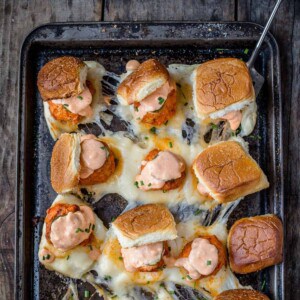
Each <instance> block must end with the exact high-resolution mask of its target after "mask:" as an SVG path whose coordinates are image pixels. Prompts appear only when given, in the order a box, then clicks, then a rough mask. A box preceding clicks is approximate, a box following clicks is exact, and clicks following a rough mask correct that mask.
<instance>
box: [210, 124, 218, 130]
mask: <svg viewBox="0 0 300 300" xmlns="http://www.w3.org/2000/svg"><path fill="white" fill-rule="evenodd" d="M210 126H211V128H212V129H218V128H219V126H218V125H217V124H214V123H210Z"/></svg>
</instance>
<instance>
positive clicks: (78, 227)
mask: <svg viewBox="0 0 300 300" xmlns="http://www.w3.org/2000/svg"><path fill="white" fill-rule="evenodd" d="M94 224H95V217H94V213H93V211H92V209H91V208H89V207H88V206H80V211H76V212H69V213H68V214H67V215H65V216H62V217H59V218H57V219H56V220H55V221H54V222H53V223H52V225H51V233H50V239H51V242H52V244H53V246H54V247H55V248H57V249H59V250H61V251H67V250H70V249H72V248H74V247H76V246H77V245H79V244H80V243H81V242H83V241H84V240H86V239H88V238H89V236H90V234H91V233H92V228H93V225H94Z"/></svg>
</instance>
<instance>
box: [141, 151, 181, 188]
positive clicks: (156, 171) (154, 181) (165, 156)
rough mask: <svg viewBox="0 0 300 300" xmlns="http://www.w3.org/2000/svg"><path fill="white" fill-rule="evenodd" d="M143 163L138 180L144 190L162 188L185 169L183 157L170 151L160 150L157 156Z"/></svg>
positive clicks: (179, 175) (178, 176)
mask: <svg viewBox="0 0 300 300" xmlns="http://www.w3.org/2000/svg"><path fill="white" fill-rule="evenodd" d="M142 164H143V165H145V167H144V168H143V170H142V172H141V174H139V175H137V176H136V181H137V182H138V187H139V188H140V189H141V190H143V191H147V190H151V189H160V188H162V187H163V186H164V184H165V183H166V181H169V180H173V179H177V178H180V177H181V173H182V172H183V171H184V170H185V164H184V162H183V159H182V158H181V157H180V156H178V155H176V154H174V153H172V152H170V151H160V152H159V153H158V155H157V157H156V158H154V159H153V160H151V161H148V162H146V163H145V162H144V161H143V162H142Z"/></svg>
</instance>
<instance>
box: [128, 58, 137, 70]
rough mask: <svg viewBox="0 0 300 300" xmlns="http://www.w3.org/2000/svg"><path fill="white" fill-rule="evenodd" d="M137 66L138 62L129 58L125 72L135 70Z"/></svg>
mask: <svg viewBox="0 0 300 300" xmlns="http://www.w3.org/2000/svg"><path fill="white" fill-rule="evenodd" d="M139 66H140V63H139V62H138V61H137V60H135V59H132V60H129V61H128V62H127V64H126V71H127V72H132V71H135V70H136V69H137V68H138V67H139Z"/></svg>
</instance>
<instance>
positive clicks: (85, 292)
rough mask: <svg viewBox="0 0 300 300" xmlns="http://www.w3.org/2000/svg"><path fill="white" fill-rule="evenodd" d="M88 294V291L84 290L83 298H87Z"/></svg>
mask: <svg viewBox="0 0 300 300" xmlns="http://www.w3.org/2000/svg"><path fill="white" fill-rule="evenodd" d="M89 296H90V291H87V290H85V291H84V298H88V297H89Z"/></svg>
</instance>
